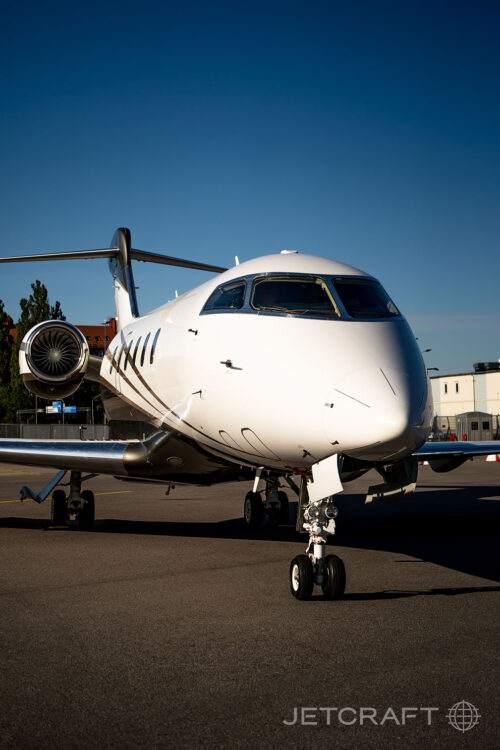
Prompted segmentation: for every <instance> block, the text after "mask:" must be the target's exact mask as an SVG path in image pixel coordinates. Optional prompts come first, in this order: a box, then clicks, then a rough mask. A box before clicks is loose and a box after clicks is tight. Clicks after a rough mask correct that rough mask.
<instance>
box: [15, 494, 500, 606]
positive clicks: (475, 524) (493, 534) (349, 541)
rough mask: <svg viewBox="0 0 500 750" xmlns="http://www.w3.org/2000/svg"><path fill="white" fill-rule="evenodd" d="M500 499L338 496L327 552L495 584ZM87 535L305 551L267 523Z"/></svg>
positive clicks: (108, 523) (42, 525) (116, 527)
mask: <svg viewBox="0 0 500 750" xmlns="http://www.w3.org/2000/svg"><path fill="white" fill-rule="evenodd" d="M499 494H500V490H499V488H498V487H497V486H480V487H457V488H454V489H451V490H450V489H448V486H447V489H446V491H443V488H437V489H429V488H425V489H424V490H423V491H420V492H416V493H415V494H414V495H412V496H405V497H394V498H390V499H387V500H385V501H383V502H379V503H373V504H372V505H368V506H366V505H364V496H363V495H348V494H344V495H342V496H339V497H338V498H337V504H338V506H339V511H340V512H339V518H338V532H337V534H336V535H335V537H331V538H330V544H329V551H332V552H334V551H338V553H339V554H341V552H342V549H345V548H359V549H367V550H380V551H386V552H387V551H388V552H394V553H398V554H402V555H405V556H409V557H413V558H416V559H415V560H396V561H395V564H397V565H399V564H403V563H408V564H413V565H415V564H423V563H434V564H437V565H442V566H444V567H447V568H452V569H455V570H458V571H462V572H464V573H467V574H469V575H473V576H477V577H480V578H486V579H490V580H493V581H500V563H499V555H498V530H499V526H500V524H499V521H500V502H498V500H495V499H491V500H489V499H488V498H498V496H499ZM186 502H189V500H187V501H186ZM290 506H291V516H292V517H293V514H294V512H296V503H290ZM1 527H3V528H8V527H11V528H24V529H34V530H37V529H38V530H46V529H47V528H48V522H47V521H44V520H43V519H36V520H35V519H26V518H5V519H1V520H0V528H1ZM51 533H58V532H56V531H53V532H51ZM63 533H64V532H63ZM84 533H87V532H84ZM92 533H104V534H145V535H160V536H167V537H179V536H180V537H194V538H196V537H198V538H207V539H242V540H248V539H253V540H262V541H268V542H297V543H299V542H302V543H303V545H304V548H305V543H306V541H307V537H306V535H305V534H298V533H297V532H296V531H295V528H294V526H292V525H291V526H288V527H279V528H274V527H272V526H269V525H268V526H264V527H263V528H262V529H261V530H260V531H259V532H254V533H250V532H248V531H247V529H246V528H245V526H244V523H243V519H242V518H232V519H229V520H224V521H220V522H208V523H201V522H189V521H187V522H177V521H175V522H173V521H134V520H120V519H103V520H97V521H96V524H95V527H94V529H93V532H92ZM335 548H337V549H335ZM482 590H499V587H489V588H488V587H486V589H485V588H484V587H482V588H477V587H471V589H470V590H469V589H431V590H427V591H384V592H379V593H374V594H373V593H370V594H349V595H346V598H350V599H353V600H354V599H376V598H385V599H388V598H403V597H408V596H417V595H423V594H425V595H436V594H441V595H453V594H456V593H466V592H469V591H470V592H473V591H482Z"/></svg>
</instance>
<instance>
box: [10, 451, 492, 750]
mask: <svg viewBox="0 0 500 750" xmlns="http://www.w3.org/2000/svg"><path fill="white" fill-rule="evenodd" d="M419 474H420V476H419V487H418V490H417V492H416V493H415V494H414V495H412V496H405V497H397V498H392V499H390V500H386V501H384V502H380V503H374V504H372V505H368V506H366V505H364V492H365V491H366V489H367V487H368V486H369V485H370V484H373V483H376V482H377V481H379V480H378V478H377V476H376V475H375V474H373V473H370V474H368V475H366V476H365V477H362V478H361V479H358V480H356V481H355V482H352V483H350V484H347V485H346V487H345V492H344V493H343V494H341V495H339V496H338V498H337V500H338V502H337V504H338V507H339V516H338V519H337V521H338V533H337V535H336V536H335V537H334V538H333V539H332V543H331V544H330V545H329V547H330V548H331V549H330V550H329V551H331V552H335V553H336V554H338V555H340V556H341V557H342V559H343V560H344V563H345V565H346V570H347V587H346V594H345V597H344V599H342V600H340V601H327V600H325V599H324V598H323V596H322V594H321V590H320V589H315V593H314V596H313V599H312V600H310V601H306V602H300V601H297V600H295V599H294V598H293V597H292V596H291V594H290V591H289V581H288V570H289V564H290V561H291V559H292V558H293V557H294V556H295V555H296V554H299V553H301V552H303V551H305V544H306V537H305V536H302V535H298V534H296V532H295V530H294V527H293V525H291V526H290V527H286V528H279V529H273V528H270V527H267V528H264V529H263V530H262V531H261V532H259V533H258V534H253V535H252V534H249V533H248V532H247V531H246V529H245V527H244V524H243V520H242V507H243V498H244V495H245V493H246V492H247V491H248V489H249V485H248V484H246V483H236V484H234V483H233V484H227V485H217V486H213V487H209V488H200V487H179V486H178V487H176V488H175V490H173V491H172V492H171V493H170V494H169V495H166V494H165V487H164V486H161V485H158V484H150V485H149V484H139V483H135V482H122V481H118V480H115V479H113V478H110V477H104V476H100V477H96V478H94V479H91V480H89V481H88V482H87V483H86V486H87V487H88V488H91V489H93V490H94V492H95V493H96V524H95V528H94V529H93V530H92V531H78V530H71V529H70V530H49V529H48V519H49V516H50V505H49V502H46V503H44V504H42V505H36V504H35V503H34V502H32V501H26V502H23V503H20V502H18V497H19V488H20V487H21V485H23V484H27V485H29V486H31V487H33V488H34V489H37V490H39V489H41V488H42V487H43V486H44V484H46V482H47V480H48V478H49V476H50V475H51V471H49V470H46V469H41V468H36V467H35V468H29V467H23V466H15V465H8V464H0V501H1V502H0V597H1V607H0V687H1V697H0V701H1V703H0V706H1V709H0V747H2V748H17V749H18V750H19V748H22V749H24V748H51V749H52V750H54V749H56V750H57V749H58V748H65V749H66V748H87V749H88V748H221V747H226V748H256V747H260V748H314V749H315V750H318V749H321V748H382V747H384V748H387V747H389V748H392V747H400V746H403V745H404V746H405V747H406V748H423V747H431V748H440V750H441V749H442V748H457V747H459V748H479V747H480V748H494V747H495V748H496V747H498V736H499V735H500V721H499V697H498V696H499V690H498V674H499V645H498V644H499V626H498V622H499V617H498V616H499V613H500V605H499V591H500V585H499V577H500V575H499V574H500V562H499V557H500V556H499V535H498V529H499V518H500V463H486V462H484V461H483V460H475V461H473V462H470V461H469V462H467V463H466V464H465V465H464V466H462V467H460V468H459V469H457V470H456V471H454V472H451V473H448V474H437V473H434V472H432V470H431V469H430V467H428V466H422V467H420V472H419ZM288 495H289V498H290V500H291V501H292V500H294V499H295V498H294V497H293V495H292V493H291V492H288ZM462 701H466V702H467V703H470V704H472V707H468V706H464V705H459V706H457V707H456V708H455V709H454V710H453V711H452V712H451V713H450V709H452V708H453V707H454V706H455V705H456V704H457V703H461V702H462ZM403 709H404V710H403ZM473 709H474V710H473ZM453 723H454V725H453Z"/></svg>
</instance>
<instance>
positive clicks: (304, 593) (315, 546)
mask: <svg viewBox="0 0 500 750" xmlns="http://www.w3.org/2000/svg"><path fill="white" fill-rule="evenodd" d="M306 498H307V487H306V486H305V481H303V482H302V487H301V495H300V500H303V501H305V502H308V498H307V500H306ZM302 508H303V512H302V513H301V512H300V510H301V505H300V502H299V516H298V519H297V528H298V530H299V531H302V530H305V531H308V532H309V544H308V546H307V550H306V554H305V555H297V557H294V559H293V560H292V562H291V564H290V591H291V593H292V596H294V597H295V598H296V599H301V600H304V599H309V598H310V597H311V595H312V592H313V589H314V585H315V584H316V585H318V586H321V589H322V591H323V594H324V596H325V597H326V598H327V599H341V598H342V596H343V595H344V590H345V584H346V575H345V567H344V563H343V562H342V560H341V559H340V557H337V555H326V554H325V549H326V540H327V538H328V537H329V536H330V535H331V534H334V533H335V518H336V517H337V515H338V509H337V507H336V506H335V505H334V504H333V498H332V497H327V498H324V499H322V500H317V501H315V502H308V504H307V506H305V507H304V505H303V506H302Z"/></svg>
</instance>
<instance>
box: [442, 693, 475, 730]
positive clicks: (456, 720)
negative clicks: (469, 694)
mask: <svg viewBox="0 0 500 750" xmlns="http://www.w3.org/2000/svg"><path fill="white" fill-rule="evenodd" d="M480 718H481V715H480V713H479V711H478V710H477V708H476V707H475V706H473V705H472V703H468V702H467V701H458V703H455V705H454V706H452V707H451V708H450V710H449V711H448V722H449V723H450V724H451V726H452V727H453V728H454V729H457V730H458V731H459V732H468V731H469V729H473V728H474V727H475V726H476V724H478V722H479V719H480Z"/></svg>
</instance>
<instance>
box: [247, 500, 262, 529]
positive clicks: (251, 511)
mask: <svg viewBox="0 0 500 750" xmlns="http://www.w3.org/2000/svg"><path fill="white" fill-rule="evenodd" d="M243 517H244V519H245V524H246V526H247V528H248V529H251V530H252V531H256V530H257V529H259V528H260V527H261V526H262V521H263V520H264V506H263V505H262V500H261V499H260V495H259V493H258V492H247V494H246V497H245V503H244V506H243Z"/></svg>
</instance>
